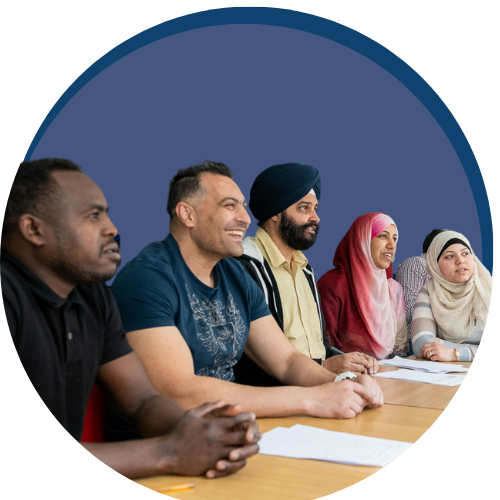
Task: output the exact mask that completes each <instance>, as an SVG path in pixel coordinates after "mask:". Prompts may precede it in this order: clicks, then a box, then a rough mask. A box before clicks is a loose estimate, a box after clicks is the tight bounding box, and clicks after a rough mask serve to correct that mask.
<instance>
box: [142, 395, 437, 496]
mask: <svg viewBox="0 0 500 500" xmlns="http://www.w3.org/2000/svg"><path fill="white" fill-rule="evenodd" d="M440 414H441V411H440V410H435V409H430V408H417V407H410V406H398V405H385V406H383V407H382V408H378V409H376V410H365V411H363V413H361V414H360V415H358V416H357V417H356V418H353V419H349V420H334V419H320V418H313V417H287V418H261V419H259V420H258V422H259V426H260V429H261V431H262V432H266V431H269V430H271V429H273V428H275V427H277V426H282V427H291V426H292V425H295V424H297V423H299V424H303V425H311V426H314V427H320V428H323V429H328V430H335V431H340V432H350V433H353V434H361V435H364V436H373V437H380V438H385V439H395V440H399V441H407V442H411V443H414V442H415V441H416V440H417V439H419V438H420V437H421V436H422V435H423V434H424V433H425V431H426V430H427V429H428V428H429V427H430V426H431V425H432V424H433V423H434V422H435V421H436V419H437V418H438V417H439V415H440ZM379 469H380V468H379V467H362V466H352V465H342V464H337V463H332V462H321V461H317V460H297V459H292V458H283V457H274V456H266V455H257V456H255V457H252V458H251V459H250V460H249V461H248V464H247V466H246V467H245V468H244V469H242V470H241V471H239V472H238V473H237V474H234V475H232V476H229V477H225V478H221V479H212V480H208V479H205V478H201V477H183V476H157V477H152V478H146V479H139V480H137V481H136V482H137V483H139V484H142V485H143V486H147V487H148V488H151V489H159V488H165V487H167V486H171V485H175V484H181V483H189V482H194V483H195V484H196V487H195V489H194V490H186V491H179V492H175V493H168V495H169V496H172V497H174V498H179V499H193V500H194V499H196V500H199V499H203V500H225V499H228V500H229V499H231V500H232V499H234V498H238V499H240V498H242V499H246V498H248V499H256V498H258V499H259V500H271V499H272V500H275V499H280V498H287V499H291V500H306V499H308V500H309V499H314V498H319V497H322V496H325V495H328V494H331V493H334V492H336V491H339V490H341V489H343V488H347V487H348V486H350V485H352V484H354V483H357V482H358V481H361V480H362V479H364V478H366V477H368V476H370V475H371V474H373V473H374V472H376V471H377V470H379Z"/></svg>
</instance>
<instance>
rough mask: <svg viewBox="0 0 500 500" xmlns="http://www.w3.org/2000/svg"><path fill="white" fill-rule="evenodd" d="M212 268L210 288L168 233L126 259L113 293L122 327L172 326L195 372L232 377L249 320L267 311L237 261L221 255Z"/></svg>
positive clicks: (127, 328) (243, 346)
mask: <svg viewBox="0 0 500 500" xmlns="http://www.w3.org/2000/svg"><path fill="white" fill-rule="evenodd" d="M214 272H215V283H214V284H215V286H214V288H211V287H209V286H207V285H205V284H204V283H202V282H201V281H200V280H199V279H198V278H197V277H196V276H195V275H194V274H193V273H192V272H191V270H190V269H189V267H188V266H187V265H186V263H185V262H184V259H183V258H182V255H181V253H180V251H179V246H178V244H177V242H176V241H175V238H174V237H173V236H172V235H170V234H169V235H168V236H167V237H166V238H165V240H163V241H161V242H157V243H152V244H150V245H148V246H147V247H146V248H145V249H144V250H143V251H142V252H141V253H140V254H139V255H138V256H137V257H136V258H135V259H133V260H132V261H130V262H129V263H128V264H127V265H126V266H125V267H124V268H123V269H122V270H121V271H120V273H119V274H118V276H117V277H116V279H115V281H114V283H113V286H112V291H113V295H114V296H115V299H116V302H117V304H118V308H119V309H120V314H121V317H122V321H123V325H124V327H125V330H126V331H128V332H130V331H135V330H144V329H146V328H156V327H162V326H176V327H177V328H178V329H179V331H180V332H181V334H182V336H183V337H184V339H185V340H186V343H187V344H188V346H189V348H190V350H191V354H192V356H193V361H194V370H195V373H196V375H203V376H208V377H215V378H218V379H221V380H229V381H233V380H234V375H233V366H234V365H235V364H236V362H237V361H238V360H239V359H240V357H241V354H242V353H243V349H244V348H245V344H246V341H247V337H248V330H249V327H250V323H251V322H252V321H254V320H256V319H259V318H261V317H263V316H267V315H268V314H270V312H269V309H268V307H267V304H266V302H265V299H264V294H263V293H262V290H261V289H260V288H259V287H258V286H257V285H256V283H255V282H254V281H253V280H252V279H251V278H250V277H249V276H248V275H247V273H246V272H245V271H244V269H243V266H242V265H241V264H240V263H239V262H237V261H236V260H234V259H222V260H221V261H219V262H218V263H217V265H216V266H215V269H214ZM167 361H168V360H167Z"/></svg>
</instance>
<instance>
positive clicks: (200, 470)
mask: <svg viewBox="0 0 500 500" xmlns="http://www.w3.org/2000/svg"><path fill="white" fill-rule="evenodd" d="M240 411H241V408H240V407H239V406H238V405H225V404H224V403H223V402H222V401H217V402H216V403H205V404H202V405H200V406H198V407H196V408H193V409H191V410H188V411H187V412H186V413H185V414H184V415H183V416H182V417H181V418H180V420H179V421H178V422H177V424H176V425H175V427H174V428H173V429H172V431H171V432H170V433H169V434H168V435H167V436H166V437H165V438H166V440H168V442H169V445H170V446H171V447H173V448H174V451H175V452H174V453H172V456H174V457H176V462H175V464H174V469H175V472H176V473H177V474H182V475H187V476H196V475H199V474H204V475H205V476H206V477H207V478H215V477H222V476H227V475H229V474H233V473H235V472H237V471H238V470H240V469H241V468H242V467H244V466H245V464H246V460H247V458H250V457H251V456H253V455H255V454H256V453H257V452H258V451H259V446H258V445H257V442H258V441H259V440H260V438H261V433H260V432H259V426H258V424H257V422H255V414H253V413H250V412H245V413H240Z"/></svg>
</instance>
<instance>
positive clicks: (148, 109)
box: [27, 9, 492, 278]
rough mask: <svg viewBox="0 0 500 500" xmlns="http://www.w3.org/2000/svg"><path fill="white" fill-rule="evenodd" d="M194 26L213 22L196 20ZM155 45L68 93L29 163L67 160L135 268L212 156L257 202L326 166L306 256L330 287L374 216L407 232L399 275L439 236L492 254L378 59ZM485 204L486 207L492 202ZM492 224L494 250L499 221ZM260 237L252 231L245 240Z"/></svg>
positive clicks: (278, 42)
mask: <svg viewBox="0 0 500 500" xmlns="http://www.w3.org/2000/svg"><path fill="white" fill-rule="evenodd" d="M224 10H233V11H234V10H250V9H224ZM251 10H253V11H255V10H259V9H251ZM267 10H268V11H270V10H273V9H267ZM212 12H214V11H212ZM220 12H223V11H220ZM282 12H285V13H286V12H289V11H282ZM202 14H206V13H202ZM294 14H295V15H297V13H294ZM194 16H198V17H199V16H201V15H200V14H199V15H193V16H187V18H190V17H194ZM301 16H303V17H304V18H306V17H311V16H306V15H304V14H301ZM187 18H186V19H187ZM318 19H319V18H318ZM323 21H324V20H323ZM172 22H173V21H172ZM172 22H171V23H172ZM324 22H325V23H326V22H327V21H324ZM166 24H169V23H166ZM328 25H329V26H330V29H331V30H335V29H338V30H342V29H343V30H346V28H345V27H341V26H340V25H336V24H335V23H332V22H328ZM145 33H146V32H145ZM351 33H352V34H354V35H353V36H354V38H355V39H360V38H364V37H362V35H359V34H357V33H356V32H351ZM356 37H357V38H356ZM134 38H138V39H139V38H140V35H139V36H138V37H134ZM157 38H158V39H157V40H153V41H149V42H148V43H147V44H145V45H144V43H142V42H140V43H139V41H138V42H137V43H136V46H135V47H134V50H133V51H132V52H130V51H129V50H128V49H127V51H124V50H122V52H123V53H121V54H120V55H119V57H116V55H115V61H114V62H112V63H111V64H110V65H108V63H106V64H105V65H104V64H102V65H101V66H103V68H98V70H97V69H95V70H94V73H96V74H95V75H93V76H92V77H91V78H90V77H88V75H87V80H88V82H85V84H83V85H80V88H78V89H77V90H75V89H73V90H71V89H70V91H71V92H70V91H68V93H67V95H65V96H66V98H65V99H63V100H62V101H61V102H60V103H58V105H56V106H55V108H54V110H53V112H52V115H49V117H48V119H47V120H46V122H45V123H44V126H42V128H41V129H40V132H39V134H38V136H37V137H36V138H35V141H34V142H33V144H32V147H31V148H30V151H29V152H28V155H27V159H36V158H43V157H47V156H50V157H63V158H69V159H71V160H73V161H75V162H76V163H78V164H79V165H81V166H82V167H83V169H84V171H85V173H86V174H87V175H89V176H90V177H92V178H93V179H94V180H95V181H96V182H97V183H98V184H99V185H100V186H101V188H102V189H103V191H104V194H105V195H106V197H107V200H108V203H109V205H110V209H111V212H110V214H111V218H112V220H113V222H114V223H115V224H116V225H117V227H118V229H119V231H120V234H121V237H122V255H123V264H124V263H126V262H128V261H129V260H130V259H132V258H133V257H134V256H135V255H137V253H138V252H139V251H140V250H141V249H142V248H143V247H144V246H145V245H147V244H148V243H150V242H151V241H155V240H159V239H163V238H164V237H165V235H166V234H167V233H168V216H167V213H166V210H165V207H166V200H167V192H168V182H169V180H170V179H171V178H172V176H173V175H174V174H175V172H176V171H177V170H178V169H180V168H185V167H187V166H189V165H192V164H195V163H198V162H200V161H202V160H205V159H209V160H213V161H221V162H224V163H226V164H227V165H229V166H230V167H231V169H232V170H233V172H234V174H235V180H236V182H237V183H238V184H239V186H240V187H241V189H242V191H243V194H244V195H245V196H246V197H247V199H248V196H249V193H250V187H251V184H252V182H253V180H254V179H255V177H256V176H257V174H258V173H259V172H261V171H262V170H264V169H265V168H267V167H268V166H271V165H274V164H277V163H285V162H298V163H306V164H310V165H314V166H316V167H317V168H318V169H319V170H320V172H321V176H322V198H321V200H320V212H319V214H320V217H321V226H322V228H321V232H320V234H319V237H318V240H317V243H316V245H315V246H314V247H312V248H311V249H310V250H308V251H307V253H306V254H307V257H308V258H309V260H310V261H311V264H312V265H313V268H314V269H315V272H316V275H317V277H318V278H319V277H320V276H321V275H322V274H323V273H324V272H326V271H327V270H328V269H330V268H331V267H332V260H333V254H334V252H335V248H336V246H337V244H338V242H339V241H340V239H341V238H342V236H343V235H344V234H345V232H346V231H347V229H348V228H349V226H350V224H351V223H352V222H353V220H354V219H355V218H356V217H357V216H359V215H361V214H363V213H366V212H373V211H382V212H386V213H388V214H389V215H390V216H391V217H393V219H394V220H395V221H396V224H397V225H398V229H399V232H400V243H399V244H398V250H397V254H396V260H395V268H396V266H397V265H398V264H399V263H400V262H401V261H402V260H404V259H405V258H407V257H409V256H412V255H418V254H420V253H421V246H422V241H423V239H424V238H425V236H426V235H427V233H428V232H430V231H431V230H432V229H434V228H448V229H454V230H457V231H460V232H462V233H464V234H465V235H466V236H467V237H468V238H469V240H470V241H471V244H472V246H473V248H474V250H475V252H476V253H477V255H478V256H479V258H481V257H482V251H483V248H482V235H481V228H480V219H479V217H478V211H477V209H476V202H475V199H474V196H473V192H472V190H471V187H470V185H469V181H468V179H467V176H466V173H465V171H464V165H463V164H462V163H461V161H460V158H459V156H458V155H457V152H456V147H454V146H453V145H452V143H451V142H450V140H449V138H448V136H447V135H446V134H445V133H444V132H443V129H442V128H441V126H440V124H439V123H438V122H437V121H436V119H435V118H434V116H433V115H432V114H431V112H429V111H428V109H427V107H426V106H424V105H423V104H422V102H421V100H419V99H418V98H417V97H416V96H415V95H414V94H413V93H412V92H411V91H410V90H409V89H408V88H407V86H405V85H404V84H403V83H401V81H400V80H399V79H397V78H395V77H394V76H393V75H392V74H391V73H390V72H388V71H387V70H386V69H383V67H381V66H380V65H378V64H376V63H375V62H373V61H372V60H371V59H370V58H367V57H365V56H364V55H362V54H360V53H359V51H356V50H353V49H351V48H349V47H348V46H346V44H341V43H337V42H335V41H332V40H331V39H328V38H324V37H323V36H318V35H315V34H312V33H309V32H305V31H300V30H298V29H292V28H289V27H282V26H269V25H264V24H227V25H217V26H207V27H199V28H197V29H190V30H188V31H185V32H179V33H177V34H173V35H171V36H166V35H165V34H164V35H163V37H162V36H157ZM131 40H134V39H131ZM131 40H129V42H131ZM365 40H368V39H365ZM371 43H372V44H373V42H371ZM374 45H375V44H374ZM138 46H139V47H138ZM378 47H379V48H380V46H378ZM383 50H385V49H383ZM124 52H127V53H126V54H125V53H124ZM385 52H387V53H388V54H389V55H391V56H392V58H394V59H397V58H395V56H393V55H392V54H390V53H389V52H388V51H385ZM110 54H111V53H110ZM77 82H78V81H77ZM63 97H64V96H63ZM441 104H442V103H441ZM464 141H465V139H464ZM465 144H466V146H467V147H468V144H467V143H466V141H465ZM469 149H470V148H469ZM471 154H472V153H471ZM472 158H473V156H472ZM474 161H475V160H474ZM476 165H477V164H476ZM476 168H477V167H476ZM477 174H478V175H480V174H479V171H478V172H477ZM479 178H480V177H479ZM483 190H484V186H483ZM476 200H477V194H476ZM482 202H483V203H485V204H486V207H487V199H486V198H485V195H484V199H483V201H482ZM487 208H488V207H487ZM488 214H489V211H488ZM486 222H488V221H486ZM486 228H487V229H488V230H489V233H488V237H489V238H490V240H491V220H489V226H488V225H487V224H486ZM255 230H256V226H255V224H252V225H251V226H250V228H249V231H248V233H247V234H249V235H253V234H254V233H255ZM483 232H484V231H483ZM483 238H484V234H483ZM489 253H490V254H492V251H491V250H489Z"/></svg>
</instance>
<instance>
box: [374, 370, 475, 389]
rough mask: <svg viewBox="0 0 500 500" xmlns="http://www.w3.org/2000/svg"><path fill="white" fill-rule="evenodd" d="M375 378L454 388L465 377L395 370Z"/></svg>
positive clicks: (378, 374) (377, 375) (379, 374)
mask: <svg viewBox="0 0 500 500" xmlns="http://www.w3.org/2000/svg"><path fill="white" fill-rule="evenodd" d="M373 376H374V377H380V378H393V379H397V380H407V381H409V382H424V383H425V384H436V385H447V386H448V387H453V386H455V385H460V384H461V383H462V382H463V381H464V378H465V375H446V374H444V373H426V372H419V371H416V370H393V371H390V372H384V373H377V374H376V375H373Z"/></svg>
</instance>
